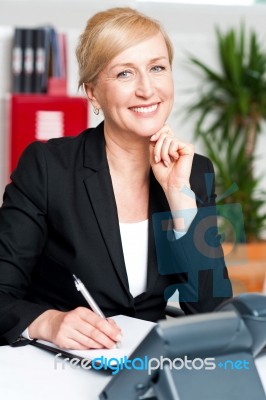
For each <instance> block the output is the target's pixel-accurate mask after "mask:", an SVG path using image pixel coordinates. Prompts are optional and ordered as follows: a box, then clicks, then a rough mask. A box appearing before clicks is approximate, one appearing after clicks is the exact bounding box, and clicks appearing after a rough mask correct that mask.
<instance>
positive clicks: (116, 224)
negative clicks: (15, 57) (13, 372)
mask: <svg viewBox="0 0 266 400" xmlns="http://www.w3.org/2000/svg"><path fill="white" fill-rule="evenodd" d="M77 58H78V63H79V72H80V85H83V87H84V90H85V91H86V94H87V96H88V98H89V101H91V103H92V105H93V107H94V110H95V112H96V113H98V112H99V110H100V109H101V110H102V112H103V115H104V122H103V123H102V124H100V125H99V126H98V127H97V128H95V129H89V130H87V131H85V132H83V133H81V134H80V135H79V136H77V137H74V138H63V139H54V140H51V141H49V142H47V143H46V144H43V143H37V142H36V143H33V144H32V145H30V146H29V147H28V148H27V149H26V151H25V152H24V154H23V156H22V157H21V159H20V162H19V165H18V167H17V169H16V170H15V171H14V172H13V174H12V183H11V184H10V185H8V186H7V188H6V191H5V196H4V203H3V206H2V208H1V213H0V226H1V230H0V282H1V284H0V313H1V314H0V318H1V320H0V321H1V324H0V334H1V336H2V338H4V339H5V340H7V341H8V342H9V343H10V342H12V341H14V340H15V339H16V338H17V337H18V336H19V335H20V334H21V333H22V332H23V331H24V334H28V335H29V336H30V337H31V338H39V339H45V340H49V341H52V342H54V343H55V344H56V345H58V346H60V347H62V348H74V349H86V348H101V347H107V348H111V347H113V346H115V344H116V342H117V341H119V340H120V339H121V331H120V328H119V327H118V326H116V324H115V323H114V322H113V321H112V320H105V319H102V318H100V317H99V316H97V315H96V314H95V313H93V312H92V311H91V310H89V308H88V307H87V304H86V302H85V301H84V300H83V299H82V297H81V296H80V294H79V293H78V292H76V291H75V288H74V285H73V278H72V274H76V275H77V276H78V277H79V278H80V279H81V280H82V281H83V283H84V284H85V286H86V287H87V288H88V290H89V291H90V292H91V294H92V296H93V297H94V298H95V300H96V302H97V303H98V304H99V306H100V307H101V309H102V310H103V312H104V313H105V315H106V316H107V317H109V316H112V315H115V314H126V315H130V316H135V317H138V318H143V319H150V320H153V321H156V320H158V319H160V318H163V317H164V312H165V305H166V303H165V299H164V291H165V290H167V289H168V288H169V287H170V288H171V287H176V286H175V285H180V284H183V285H180V286H179V287H180V295H181V300H182V301H181V307H182V309H183V310H184V311H185V312H186V313H187V314H188V313H195V312H203V311H210V310H213V309H214V308H215V307H216V306H217V305H218V304H219V303H220V302H221V301H222V300H223V298H224V297H228V296H230V295H231V287H230V284H228V285H227V287H228V290H227V292H226V293H224V294H222V295H221V296H220V297H215V296H214V295H213V274H212V269H214V268H215V269H216V270H217V269H219V270H220V271H222V275H223V274H224V276H225V277H227V275H226V269H225V266H224V262H223V258H222V257H220V258H217V259H214V258H212V257H209V264H208V265H209V267H208V269H206V268H205V270H204V266H202V269H203V270H202V271H200V272H199V274H198V272H195V271H196V268H198V266H196V265H195V263H196V262H197V260H193V259H191V257H190V256H191V252H192V247H193V246H194V244H195V243H193V240H194V239H193V232H195V229H196V228H197V218H198V214H199V213H197V204H196V200H195V194H196V195H197V197H199V198H200V199H201V203H203V202H204V201H205V200H206V199H207V194H206V188H205V185H204V174H205V173H211V172H213V169H212V165H211V163H210V162H209V161H208V160H207V159H206V158H204V157H201V156H198V155H195V157H194V150H193V146H192V145H191V144H188V143H183V142H181V141H179V140H178V139H176V138H175V137H174V134H173V132H172V130H171V128H170V127H169V126H167V125H166V120H167V118H168V116H169V114H170V111H171V109H172V105H173V95H174V90H173V80H172V71H171V63H172V58H173V52H172V46H171V43H170V41H169V38H168V37H167V35H166V33H165V32H164V31H163V29H162V28H161V26H160V25H159V24H158V23H157V22H156V21H153V20H151V19H150V18H148V17H146V16H144V15H142V14H140V13H138V12H137V11H134V10H132V9H130V8H115V9H110V10H107V11H104V12H101V13H98V14H96V15H95V16H94V17H92V18H91V20H89V22H88V24H87V26H86V28H85V31H84V32H83V34H82V35H81V37H80V42H79V45H78V48H77ZM73 117H74V116H73ZM193 157H194V158H193ZM190 184H191V189H190ZM184 188H186V191H184ZM213 201H214V194H213V193H212V196H211V203H209V204H208V205H210V204H213ZM183 210H190V212H189V217H188V219H187V221H186V226H183V225H184V218H182V211H183ZM169 211H171V213H172V215H173V216H174V218H173V231H172V229H170V231H171V232H174V234H175V237H174V239H173V240H172V241H171V244H170V247H171V248H170V247H169V249H170V250H169V251H170V252H172V253H171V254H172V256H173V257H174V265H175V267H174V268H175V270H174V271H170V272H169V271H168V272H167V271H160V273H159V271H158V265H157V259H156V249H155V239H154V232H153V227H152V223H151V217H152V215H153V214H154V213H163V212H169ZM176 213H177V214H176ZM178 213H179V214H178ZM180 213H181V214H180ZM196 214H197V216H195V215H196ZM162 215H164V214H162ZM175 215H177V218H175ZM180 215H181V218H180V217H179V216H180ZM167 229H168V228H167ZM167 229H166V230H167ZM187 229H188V232H187V233H186V231H187ZM168 230H169V229H168ZM155 235H156V232H155ZM182 235H183V236H182ZM181 236H182V237H181ZM194 247H195V246H194ZM158 251H159V250H158V248H157V253H158ZM157 255H158V254H157ZM183 265H186V268H187V270H188V274H189V273H191V274H192V275H193V273H194V275H197V279H195V280H194V281H193V282H192V280H189V279H188V278H187V276H186V274H184V273H183V272H184V271H183V270H182V266H183ZM222 275H221V276H222ZM221 280H222V278H221ZM173 285H174V286H173ZM187 294H192V298H193V299H192V301H191V299H190V298H188V296H187ZM186 296H187V298H186ZM25 330H26V331H25Z"/></svg>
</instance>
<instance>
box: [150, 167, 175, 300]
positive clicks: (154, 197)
mask: <svg viewBox="0 0 266 400" xmlns="http://www.w3.org/2000/svg"><path fill="white" fill-rule="evenodd" d="M165 211H170V208H169V204H168V202H167V199H166V197H165V194H164V191H163V189H162V188H161V186H160V184H159V183H158V181H157V180H156V178H155V177H154V175H153V172H152V169H151V172H150V192H149V251H148V276H147V292H149V291H150V290H152V288H153V286H154V285H155V282H156V280H157V279H158V277H159V271H158V264H157V256H156V246H155V239H154V229H153V223H152V215H153V214H154V213H157V212H165Z"/></svg>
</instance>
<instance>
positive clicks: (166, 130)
mask: <svg viewBox="0 0 266 400" xmlns="http://www.w3.org/2000/svg"><path fill="white" fill-rule="evenodd" d="M162 134H166V135H170V136H173V133H172V130H171V128H170V127H169V125H164V126H163V127H162V128H161V129H160V130H159V131H157V132H156V133H155V134H154V135H152V137H151V138H150V141H151V142H156V141H157V140H158V139H159V137H160V136H161V135H162Z"/></svg>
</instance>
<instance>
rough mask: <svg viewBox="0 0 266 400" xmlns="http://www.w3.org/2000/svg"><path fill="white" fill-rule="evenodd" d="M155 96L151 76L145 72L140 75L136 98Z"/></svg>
mask: <svg viewBox="0 0 266 400" xmlns="http://www.w3.org/2000/svg"><path fill="white" fill-rule="evenodd" d="M153 94H154V86H153V81H152V78H151V76H149V74H148V73H146V72H143V73H141V74H139V76H138V80H137V87H136V96H138V97H143V98H149V97H151V96H152V95H153Z"/></svg>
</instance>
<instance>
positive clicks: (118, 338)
mask: <svg viewBox="0 0 266 400" xmlns="http://www.w3.org/2000/svg"><path fill="white" fill-rule="evenodd" d="M121 339H122V335H121V334H120V333H119V334H118V335H117V336H116V338H115V340H117V341H118V342H120V340H121Z"/></svg>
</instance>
